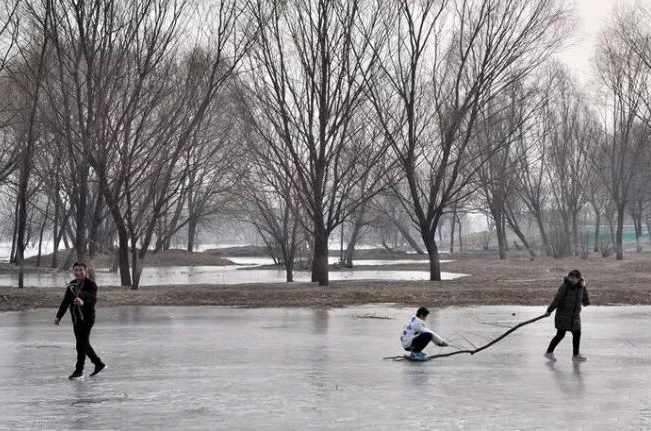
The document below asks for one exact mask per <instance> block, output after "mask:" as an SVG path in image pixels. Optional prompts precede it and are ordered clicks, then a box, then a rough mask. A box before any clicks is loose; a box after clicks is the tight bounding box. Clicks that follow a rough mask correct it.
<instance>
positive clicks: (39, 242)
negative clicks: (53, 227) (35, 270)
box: [36, 196, 51, 266]
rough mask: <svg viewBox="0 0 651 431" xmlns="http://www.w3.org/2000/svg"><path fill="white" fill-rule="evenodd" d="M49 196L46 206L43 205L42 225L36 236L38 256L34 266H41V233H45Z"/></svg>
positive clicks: (48, 211)
mask: <svg viewBox="0 0 651 431" xmlns="http://www.w3.org/2000/svg"><path fill="white" fill-rule="evenodd" d="M50 201H51V199H50V196H48V198H47V204H46V205H45V217H43V223H42V224H41V230H40V232H39V234H38V255H37V256H36V266H41V251H42V247H43V233H44V232H45V225H46V224H47V218H48V217H49V216H50Z"/></svg>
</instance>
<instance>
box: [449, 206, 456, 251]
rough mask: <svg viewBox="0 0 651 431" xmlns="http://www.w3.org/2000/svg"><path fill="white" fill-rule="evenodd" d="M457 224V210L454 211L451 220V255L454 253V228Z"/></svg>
mask: <svg viewBox="0 0 651 431" xmlns="http://www.w3.org/2000/svg"><path fill="white" fill-rule="evenodd" d="M456 224H457V209H456V208H455V209H454V212H453V213H452V219H451V220H450V253H454V227H455V226H456Z"/></svg>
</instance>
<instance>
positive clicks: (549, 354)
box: [543, 352, 556, 362]
mask: <svg viewBox="0 0 651 431" xmlns="http://www.w3.org/2000/svg"><path fill="white" fill-rule="evenodd" d="M543 356H545V358H547V359H549V360H550V361H552V362H553V361H555V360H556V356H554V352H546V353H545V354H544V355H543Z"/></svg>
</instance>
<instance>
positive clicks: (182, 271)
mask: <svg viewBox="0 0 651 431" xmlns="http://www.w3.org/2000/svg"><path fill="white" fill-rule="evenodd" d="M255 259H258V258H255ZM245 260H246V259H245ZM373 262H384V261H380V260H377V261H373ZM386 262H392V261H386ZM374 264H379V263H374ZM464 275H465V274H457V273H452V272H441V278H442V279H444V280H450V279H453V278H458V277H463V276H464ZM329 277H330V280H429V272H428V271H391V270H364V269H359V268H358V269H350V270H338V271H330V272H329ZM72 278H73V276H72V275H71V273H70V272H69V271H60V272H57V273H40V274H34V273H31V274H25V286H32V287H60V286H65V284H66V283H67V282H69V281H70V280H71V279H72ZM95 280H96V281H97V284H99V285H100V286H119V285H120V275H119V273H117V272H101V271H97V272H96V273H95ZM285 280H286V278H285V271H284V270H282V269H246V268H242V266H239V265H229V266H167V267H145V268H144V269H143V271H142V276H141V279H140V285H141V286H157V285H162V284H240V283H276V282H284V281H285ZM294 280H295V281H310V280H311V274H310V273H309V272H307V271H295V272H294ZM17 285H18V274H16V273H4V274H0V286H17Z"/></svg>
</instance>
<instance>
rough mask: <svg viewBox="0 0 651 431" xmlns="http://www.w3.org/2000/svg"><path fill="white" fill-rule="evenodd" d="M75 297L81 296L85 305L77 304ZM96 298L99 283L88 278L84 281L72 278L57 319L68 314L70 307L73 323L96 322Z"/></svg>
mask: <svg viewBox="0 0 651 431" xmlns="http://www.w3.org/2000/svg"><path fill="white" fill-rule="evenodd" d="M75 297H79V298H81V300H82V301H84V305H76V304H75ZM96 298H97V284H95V282H94V281H93V280H90V279H88V278H86V279H84V280H83V281H79V280H77V279H75V280H72V281H71V282H70V283H68V286H67V287H66V294H65V296H64V297H63V300H62V301H61V305H60V306H59V311H58V312H57V319H61V318H62V317H63V315H64V314H66V310H67V309H68V308H70V315H71V317H72V324H73V325H77V324H81V323H90V322H94V321H95V301H96Z"/></svg>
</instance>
